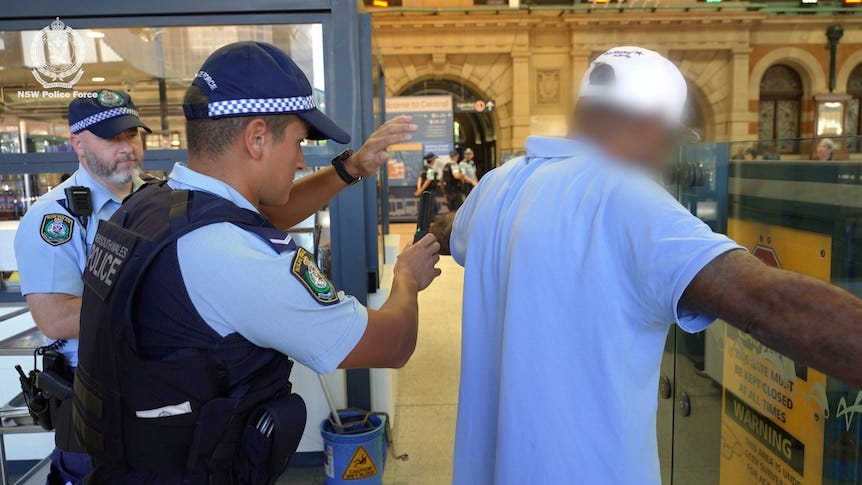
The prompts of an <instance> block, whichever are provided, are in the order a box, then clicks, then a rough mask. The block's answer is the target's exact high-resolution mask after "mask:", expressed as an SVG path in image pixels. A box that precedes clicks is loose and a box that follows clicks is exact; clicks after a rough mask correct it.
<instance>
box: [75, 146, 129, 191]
mask: <svg viewBox="0 0 862 485" xmlns="http://www.w3.org/2000/svg"><path fill="white" fill-rule="evenodd" d="M85 156H86V158H87V166H88V167H89V169H90V171H91V172H93V175H95V176H97V177H99V178H101V179H103V180H105V181H107V182H109V183H111V184H115V185H123V184H127V183H129V182H131V181H132V180H134V179H135V178H137V177H138V175H140V173H141V168H140V167H135V168H133V169H131V170H126V171H121V170H117V168H116V167H112V166H110V165H109V164H107V163H103V162H102V161H101V160H98V159H96V158H95V157H93V156H92V155H91V154H89V153H87V154H86V155H85Z"/></svg>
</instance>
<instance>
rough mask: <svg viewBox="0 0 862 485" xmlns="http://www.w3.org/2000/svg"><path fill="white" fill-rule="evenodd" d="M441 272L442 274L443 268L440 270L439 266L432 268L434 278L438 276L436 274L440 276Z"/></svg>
mask: <svg viewBox="0 0 862 485" xmlns="http://www.w3.org/2000/svg"><path fill="white" fill-rule="evenodd" d="M441 274H443V270H442V269H440V268H434V277H435V278H436V277H438V276H440V275H441Z"/></svg>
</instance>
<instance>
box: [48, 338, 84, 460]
mask: <svg viewBox="0 0 862 485" xmlns="http://www.w3.org/2000/svg"><path fill="white" fill-rule="evenodd" d="M42 369H43V371H42V373H41V374H39V377H38V379H37V383H36V384H37V386H38V387H39V388H40V389H41V390H42V391H43V392H44V393H45V395H46V396H47V397H48V406H49V408H50V410H51V421H52V422H53V424H54V444H55V445H57V448H60V449H61V450H65V451H84V449H83V447H82V446H81V445H80V444H79V443H78V439H77V437H76V436H75V430H74V427H73V426H72V405H73V404H72V403H73V396H74V391H73V390H72V379H73V375H74V371H73V370H72V368H71V367H69V364H68V361H67V360H66V357H65V356H63V354H60V353H59V352H56V351H53V350H49V351H46V352H45V353H44V354H43V355H42Z"/></svg>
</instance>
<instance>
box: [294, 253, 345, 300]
mask: <svg viewBox="0 0 862 485" xmlns="http://www.w3.org/2000/svg"><path fill="white" fill-rule="evenodd" d="M290 272H291V273H293V276H295V277H296V279H298V280H299V282H300V283H302V286H303V287H305V289H306V290H308V293H310V294H311V296H312V298H314V299H315V300H317V302H318V303H320V304H321V305H334V304H336V303H338V301H339V300H338V292H337V291H336V290H335V287H334V286H333V285H332V283H331V282H330V281H329V279H328V278H327V277H326V275H324V274H323V271H320V268H318V267H317V264H315V262H314V258H313V257H312V255H311V253H309V252H308V251H306V250H305V249H303V248H296V255H295V256H294V257H293V264H292V265H291V268H290Z"/></svg>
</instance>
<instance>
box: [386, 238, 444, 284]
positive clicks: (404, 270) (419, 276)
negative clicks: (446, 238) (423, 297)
mask: <svg viewBox="0 0 862 485" xmlns="http://www.w3.org/2000/svg"><path fill="white" fill-rule="evenodd" d="M439 251H440V243H438V242H437V238H435V237H434V235H433V234H428V235H426V236H425V237H423V238H422V239H420V240H419V242H417V243H416V244H413V245H411V246H407V248H405V249H404V251H402V252H401V254H400V255H398V261H397V262H396V263H395V277H396V278H408V279H409V280H411V281H412V282H413V283H415V284H416V288H417V289H418V290H419V291H422V290H424V289H425V288H428V285H430V284H431V282H432V281H434V278H436V277H438V276H440V270H439V269H437V268H435V267H434V265H436V264H437V261H440V254H439Z"/></svg>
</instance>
